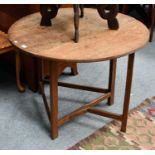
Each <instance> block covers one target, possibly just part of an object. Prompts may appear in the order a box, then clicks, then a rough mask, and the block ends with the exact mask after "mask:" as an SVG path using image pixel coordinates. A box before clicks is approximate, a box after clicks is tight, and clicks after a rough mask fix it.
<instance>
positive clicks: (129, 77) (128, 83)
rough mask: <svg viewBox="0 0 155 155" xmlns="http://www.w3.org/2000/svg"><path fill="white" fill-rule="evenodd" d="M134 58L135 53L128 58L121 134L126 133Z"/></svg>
mask: <svg viewBox="0 0 155 155" xmlns="http://www.w3.org/2000/svg"><path fill="white" fill-rule="evenodd" d="M134 57H135V53H133V54H130V55H129V57H128V66H127V77H126V88H125V96H124V105H123V115H122V126H121V131H123V132H126V126H127V119H128V110H129V102H130V93H131V85H132V76H133V66H134Z"/></svg>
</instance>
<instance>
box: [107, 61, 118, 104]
mask: <svg viewBox="0 0 155 155" xmlns="http://www.w3.org/2000/svg"><path fill="white" fill-rule="evenodd" d="M116 67H117V59H113V60H110V69H109V86H108V90H109V92H111V97H110V98H109V99H108V105H112V104H113V103H114V95H115V79H116Z"/></svg>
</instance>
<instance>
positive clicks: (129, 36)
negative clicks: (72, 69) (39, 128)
mask: <svg viewBox="0 0 155 155" xmlns="http://www.w3.org/2000/svg"><path fill="white" fill-rule="evenodd" d="M71 12H72V10H71V9H70V8H66V9H60V12H59V15H58V16H57V18H55V19H54V20H53V26H52V27H43V26H40V19H41V15H40V14H39V13H35V14H31V15H28V16H26V17H24V18H21V19H20V20H18V21H17V22H16V23H14V24H13V25H12V26H11V28H10V29H9V38H10V41H11V43H12V44H13V45H14V46H15V47H16V48H17V49H20V50H22V52H24V53H27V54H32V55H33V56H36V57H39V58H41V59H47V60H50V75H51V76H50V108H49V107H48V105H47V101H46V97H45V94H44V91H43V89H42V94H43V99H44V101H45V107H46V110H47V112H48V116H49V120H50V123H51V137H52V139H55V138H56V137H57V136H58V128H59V127H60V126H61V125H62V124H64V123H65V122H67V121H69V120H71V119H73V118H75V117H76V116H79V115H81V114H84V113H86V112H90V113H93V114H97V115H101V116H104V117H109V118H113V119H117V120H120V121H121V122H122V126H121V131H124V132H125V131H126V125H127V117H128V109H129V101H130V92H131V84H132V75H133V65H134V56H135V52H136V50H137V49H139V48H141V47H143V46H144V45H145V44H146V43H147V41H148V39H149V31H148V29H147V28H146V27H145V26H144V25H143V24H142V23H141V22H139V21H137V20H136V19H134V18H132V17H129V16H126V15H123V14H118V16H117V19H118V22H119V29H118V30H109V29H108V26H107V23H106V21H104V20H103V19H101V18H100V17H99V16H98V14H97V13H96V12H95V11H94V10H93V9H85V16H84V18H82V19H80V29H79V30H80V35H81V37H80V41H79V43H74V41H72V40H71V38H73V37H74V36H72V34H73V33H72V32H73V29H74V27H73V22H72V13H71ZM125 55H128V65H127V77H126V88H125V96H124V105H123V112H122V114H116V113H112V112H107V111H104V110H100V109H96V108H94V106H95V105H97V104H98V103H100V102H101V101H102V100H104V99H108V103H109V104H112V103H113V102H114V86H115V75H116V63H117V58H119V57H122V56H125ZM106 60H110V68H111V71H110V74H109V75H110V77H109V87H108V88H107V89H102V88H94V87H90V86H82V85H75V84H70V83H62V82H58V71H59V65H60V64H61V63H63V62H65V63H88V62H89V63H91V62H97V61H106ZM94 72H95V71H94ZM58 86H63V87H69V88H75V89H82V90H87V91H94V92H99V93H102V95H101V96H100V97H98V98H96V99H94V100H93V101H91V102H90V103H88V104H86V105H84V106H83V107H81V108H79V109H77V110H75V111H73V112H71V113H70V114H68V115H66V116H64V117H63V118H60V119H59V118H58Z"/></svg>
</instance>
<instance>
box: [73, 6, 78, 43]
mask: <svg viewBox="0 0 155 155" xmlns="http://www.w3.org/2000/svg"><path fill="white" fill-rule="evenodd" d="M73 9H74V27H75V36H74V41H75V42H76V43H77V42H78V41H79V5H78V4H73Z"/></svg>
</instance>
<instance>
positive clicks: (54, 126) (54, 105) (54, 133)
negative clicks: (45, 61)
mask: <svg viewBox="0 0 155 155" xmlns="http://www.w3.org/2000/svg"><path fill="white" fill-rule="evenodd" d="M57 70H58V64H57V63H56V62H51V63H50V103H51V119H50V120H51V137H52V139H55V138H57V137H58V74H57Z"/></svg>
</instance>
